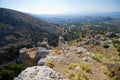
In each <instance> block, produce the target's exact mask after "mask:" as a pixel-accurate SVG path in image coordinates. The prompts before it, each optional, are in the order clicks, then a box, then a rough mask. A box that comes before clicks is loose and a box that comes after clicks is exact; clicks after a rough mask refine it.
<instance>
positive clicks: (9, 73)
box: [0, 62, 25, 80]
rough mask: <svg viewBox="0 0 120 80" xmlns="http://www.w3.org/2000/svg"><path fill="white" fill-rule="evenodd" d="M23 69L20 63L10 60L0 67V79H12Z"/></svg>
mask: <svg viewBox="0 0 120 80" xmlns="http://www.w3.org/2000/svg"><path fill="white" fill-rule="evenodd" d="M24 69H25V66H24V65H23V64H22V63H18V64H16V63H14V62H10V63H8V64H7V65H5V66H2V67H0V80H13V79H14V78H15V77H17V76H18V74H19V73H21V71H22V70H24Z"/></svg>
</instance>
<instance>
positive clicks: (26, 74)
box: [14, 66, 66, 80]
mask: <svg viewBox="0 0 120 80" xmlns="http://www.w3.org/2000/svg"><path fill="white" fill-rule="evenodd" d="M14 80H66V79H64V78H63V76H62V75H61V74H60V73H58V72H56V71H54V70H53V69H51V68H49V67H47V66H33V67H29V68H27V69H25V70H24V71H22V72H21V73H20V74H19V75H18V77H16V78H15V79H14Z"/></svg>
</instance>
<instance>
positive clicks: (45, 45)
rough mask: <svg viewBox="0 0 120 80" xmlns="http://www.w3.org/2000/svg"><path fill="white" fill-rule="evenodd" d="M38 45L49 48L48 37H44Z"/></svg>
mask: <svg viewBox="0 0 120 80" xmlns="http://www.w3.org/2000/svg"><path fill="white" fill-rule="evenodd" d="M38 46H40V47H44V48H47V49H49V48H50V46H49V44H48V38H43V41H42V42H38Z"/></svg>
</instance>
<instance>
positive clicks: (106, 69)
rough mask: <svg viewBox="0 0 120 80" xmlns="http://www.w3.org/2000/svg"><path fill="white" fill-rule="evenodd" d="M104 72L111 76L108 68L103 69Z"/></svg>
mask: <svg viewBox="0 0 120 80" xmlns="http://www.w3.org/2000/svg"><path fill="white" fill-rule="evenodd" d="M102 71H103V73H104V74H107V75H109V74H110V71H109V70H108V68H107V67H103V68H102Z"/></svg>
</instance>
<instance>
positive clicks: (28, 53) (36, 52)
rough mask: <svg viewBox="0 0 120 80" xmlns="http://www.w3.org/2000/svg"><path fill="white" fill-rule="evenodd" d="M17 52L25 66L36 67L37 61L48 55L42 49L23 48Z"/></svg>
mask: <svg viewBox="0 0 120 80" xmlns="http://www.w3.org/2000/svg"><path fill="white" fill-rule="evenodd" d="M19 52H20V57H21V60H22V62H23V63H24V64H25V65H26V66H35V65H37V63H38V61H39V60H40V59H41V58H44V57H46V55H47V54H49V52H48V50H47V49H46V48H42V47H37V48H31V49H26V48H23V49H21V50H20V51H19Z"/></svg>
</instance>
